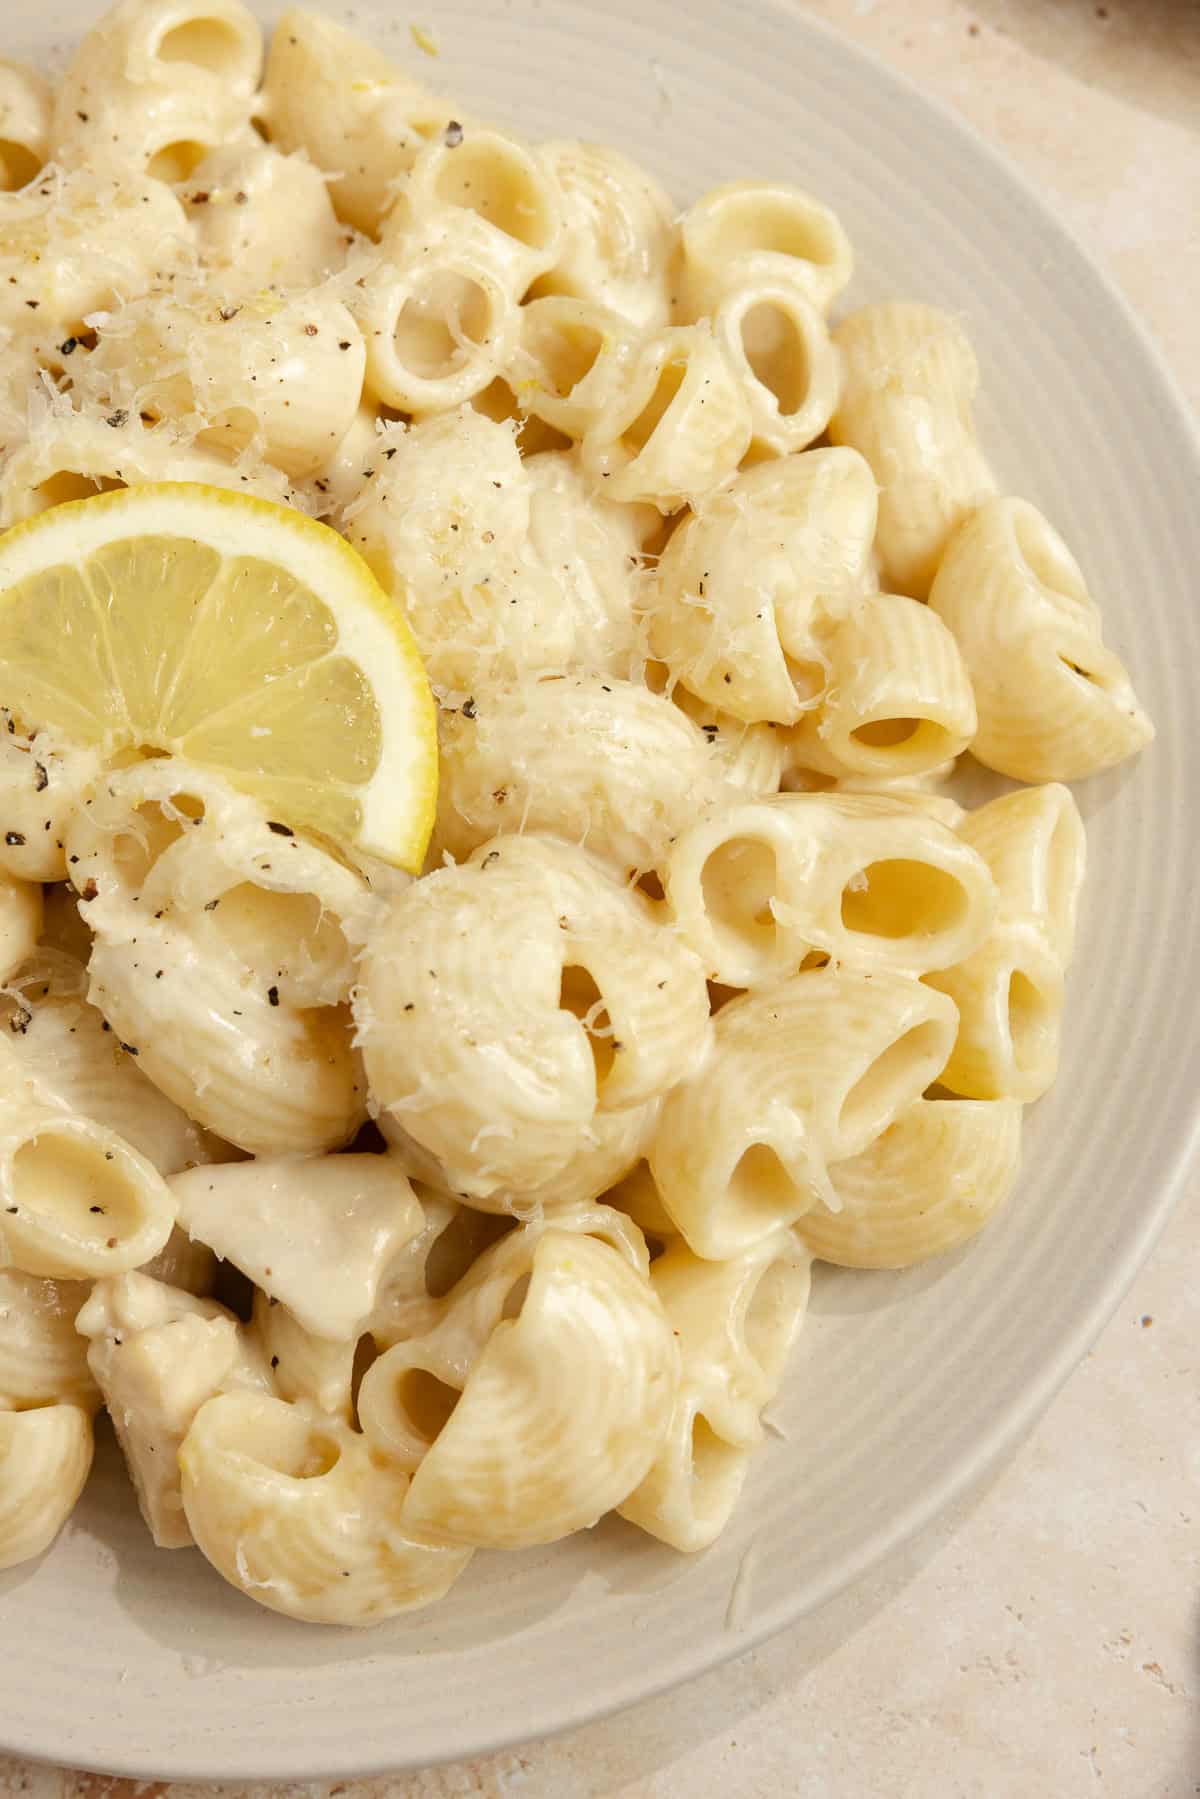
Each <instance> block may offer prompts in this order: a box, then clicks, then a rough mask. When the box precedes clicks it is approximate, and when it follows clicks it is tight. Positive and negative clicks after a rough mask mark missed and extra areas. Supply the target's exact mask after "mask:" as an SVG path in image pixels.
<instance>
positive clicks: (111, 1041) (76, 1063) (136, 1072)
mask: <svg viewBox="0 0 1200 1799" xmlns="http://www.w3.org/2000/svg"><path fill="white" fill-rule="evenodd" d="M12 992H13V1000H12V1006H11V1010H10V1013H9V1017H8V1029H9V1033H10V1040H9V1041H10V1048H11V1051H12V1059H13V1063H14V1066H16V1067H19V1068H20V1071H21V1074H22V1075H23V1076H24V1077H25V1078H26V1079H27V1080H28V1081H29V1082H30V1083H31V1085H32V1088H33V1091H34V1093H35V1094H36V1096H37V1098H38V1099H39V1100H42V1101H44V1102H45V1103H46V1104H48V1105H51V1106H54V1107H56V1108H59V1109H61V1110H62V1111H64V1112H67V1113H74V1114H76V1115H77V1116H81V1117H84V1118H89V1119H92V1120H93V1121H94V1122H95V1123H97V1124H100V1125H103V1126H105V1127H106V1128H107V1129H109V1130H110V1131H115V1132H116V1133H117V1134H118V1136H120V1137H122V1138H123V1139H124V1140H125V1142H126V1143H128V1144H129V1145H130V1146H131V1147H132V1148H133V1149H135V1150H136V1151H137V1152H138V1154H139V1155H142V1156H145V1158H146V1160H147V1161H148V1162H150V1163H152V1164H153V1166H154V1167H155V1168H156V1169H157V1170H158V1172H159V1174H163V1175H167V1174H175V1173H177V1172H178V1170H179V1169H181V1168H188V1167H191V1166H192V1165H193V1164H196V1163H207V1162H219V1161H223V1160H225V1159H226V1158H227V1157H228V1156H229V1155H230V1154H231V1153H232V1152H231V1151H230V1150H229V1149H228V1148H227V1147H226V1145H225V1144H223V1143H221V1142H220V1141H219V1139H217V1138H215V1137H213V1136H211V1135H210V1134H209V1132H207V1131H205V1130H202V1129H201V1128H200V1127H199V1126H198V1125H195V1124H193V1123H192V1120H191V1119H190V1118H189V1117H188V1115H187V1113H186V1112H185V1111H184V1110H183V1108H182V1107H181V1106H178V1105H176V1104H175V1103H174V1101H172V1100H170V1099H168V1098H167V1096H166V1094H165V1093H160V1092H159V1090H158V1088H157V1087H156V1086H155V1085H154V1084H153V1082H152V1081H150V1080H148V1079H147V1077H146V1076H145V1075H144V1074H143V1073H142V1070H141V1069H140V1068H139V1066H138V1060H137V1059H135V1058H134V1057H133V1056H131V1055H129V1053H128V1052H127V1051H126V1050H124V1049H123V1048H122V1047H121V1045H120V1043H118V1042H117V1041H116V1039H115V1038H114V1036H113V1034H112V1032H111V1030H110V1029H109V1028H108V1027H107V1026H106V1024H105V1022H104V1020H103V1018H102V1017H101V1016H100V1013H99V1012H98V1011H97V1010H96V1008H95V1007H94V1006H90V1005H88V1004H87V1001H86V993H87V972H86V970H85V969H84V968H83V966H82V965H81V964H80V963H78V962H76V961H74V960H73V958H71V957H68V956H65V955H63V954H61V952H54V951H47V950H41V951H39V952H38V953H37V954H36V955H35V956H34V958H33V960H32V961H31V962H30V963H29V964H28V965H27V966H26V967H25V968H24V969H23V970H22V971H21V974H20V975H19V976H18V978H17V980H16V982H15V983H14V985H13V988H12ZM162 1253H164V1254H165V1253H166V1251H165V1250H164V1251H163V1252H162Z"/></svg>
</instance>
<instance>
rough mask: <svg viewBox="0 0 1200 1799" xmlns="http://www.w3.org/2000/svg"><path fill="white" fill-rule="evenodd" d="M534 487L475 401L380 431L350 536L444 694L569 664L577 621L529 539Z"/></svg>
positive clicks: (502, 430)
mask: <svg viewBox="0 0 1200 1799" xmlns="http://www.w3.org/2000/svg"><path fill="white" fill-rule="evenodd" d="M533 491H534V489H533V483H532V481H531V478H530V476H529V474H528V472H527V471H526V468H525V467H524V465H523V464H522V462H521V458H520V456H519V454H518V453H517V446H516V443H515V442H514V439H513V434H512V431H511V429H510V428H509V427H508V426H506V425H500V424H496V423H495V422H494V421H493V420H491V419H488V418H484V417H483V416H482V414H480V413H477V412H475V411H473V410H472V409H470V408H465V409H464V410H463V411H461V412H458V413H454V414H452V415H450V416H448V417H446V418H436V419H426V420H424V421H423V422H422V423H420V424H418V425H414V426H412V427H411V428H410V429H409V430H407V431H387V432H385V433H384V434H383V436H382V437H381V438H380V441H379V450H378V460H377V464H376V473H375V475H374V477H373V479H372V480H371V481H370V482H369V483H368V485H367V487H366V489H365V490H364V492H363V494H362V497H361V499H360V500H359V501H358V502H356V504H355V505H354V506H353V507H352V508H351V509H350V510H349V511H348V512H347V515H346V518H347V535H348V536H349V538H350V541H351V543H353V544H354V545H355V547H356V548H357V549H358V550H360V551H361V552H362V554H363V555H365V556H366V558H367V560H368V561H369V562H370V563H371V565H372V567H373V568H375V570H376V572H377V573H378V574H379V576H380V578H381V580H382V581H383V582H384V584H385V586H387V587H388V588H389V589H390V591H391V592H392V593H393V594H394V596H395V597H396V599H397V600H398V601H399V602H400V603H401V604H402V605H403V607H404V609H405V613H406V615H407V618H408V622H409V624H410V626H411V627H412V632H413V636H414V637H415V638H416V641H417V647H418V649H419V650H420V652H421V657H422V660H423V661H424V663H425V668H426V672H427V673H428V675H429V679H430V681H431V682H432V684H433V686H434V688H435V689H436V690H438V692H439V693H440V694H443V695H444V694H447V693H452V694H459V695H461V696H462V697H463V698H464V699H465V698H466V697H467V696H468V695H470V694H472V693H474V692H475V691H476V690H477V689H478V688H480V687H481V686H483V685H486V683H487V682H488V681H490V680H505V679H512V678H513V677H514V676H516V675H519V674H521V673H522V672H523V671H525V670H529V671H540V670H542V669H561V668H565V667H567V666H568V664H569V663H570V662H571V661H572V659H573V655H574V651H575V646H576V638H577V627H576V623H575V620H574V619H573V617H572V616H571V612H570V609H569V608H568V607H567V606H564V604H563V590H562V588H561V586H560V585H559V582H558V581H557V580H556V579H555V578H554V577H553V576H552V575H551V574H550V573H548V572H547V570H546V569H545V568H544V566H543V564H542V561H541V558H540V557H539V556H538V555H537V554H536V553H535V551H534V550H533V548H532V547H531V545H530V542H529V532H530V516H531V510H532V504H533Z"/></svg>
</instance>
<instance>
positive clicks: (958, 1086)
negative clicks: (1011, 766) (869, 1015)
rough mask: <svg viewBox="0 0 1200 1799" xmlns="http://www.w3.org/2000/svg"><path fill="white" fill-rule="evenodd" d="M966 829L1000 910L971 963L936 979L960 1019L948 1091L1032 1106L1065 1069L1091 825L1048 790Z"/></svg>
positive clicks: (988, 811)
mask: <svg viewBox="0 0 1200 1799" xmlns="http://www.w3.org/2000/svg"><path fill="white" fill-rule="evenodd" d="M958 829H959V835H960V836H961V837H962V838H963V839H964V841H966V842H967V843H969V844H971V845H972V847H973V848H975V849H976V851H977V853H978V854H980V855H981V856H982V857H983V858H984V860H985V861H986V862H987V864H988V866H989V868H990V869H991V871H992V876H993V879H994V881H995V884H996V891H997V898H998V907H997V915H996V920H995V923H994V925H993V927H992V930H991V931H990V933H989V934H988V936H987V938H986V939H985V940H984V942H983V943H982V944H980V946H979V947H978V949H976V950H975V951H974V953H973V954H972V955H970V956H968V957H967V959H966V960H965V961H964V962H962V963H959V964H957V965H956V966H954V967H951V968H944V969H941V970H940V971H939V972H938V973H936V974H931V975H929V976H928V980H929V983H930V985H931V986H936V987H938V988H939V989H940V990H941V991H942V992H944V993H947V994H949V995H950V997H951V998H952V999H953V1000H954V1003H955V1005H956V1006H957V1007H958V1011H959V1028H958V1037H957V1040H956V1042H955V1046H954V1053H953V1055H952V1056H951V1057H950V1060H949V1063H948V1065H947V1067H946V1069H945V1070H944V1072H943V1074H942V1077H941V1079H942V1084H943V1085H944V1086H946V1087H949V1088H950V1090H951V1091H952V1092H954V1093H962V1094H965V1095H966V1096H968V1097H969V1098H972V1099H1001V1098H1013V1099H1020V1100H1026V1101H1029V1100H1034V1099H1037V1098H1038V1097H1039V1096H1040V1095H1041V1094H1043V1093H1044V1092H1045V1091H1046V1089H1047V1088H1048V1087H1049V1085H1050V1083H1051V1082H1052V1081H1053V1079H1054V1076H1055V1074H1056V1072H1057V1069H1058V1049H1059V1033H1060V1030H1061V1025H1062V1007H1063V973H1064V970H1065V969H1066V966H1067V964H1068V962H1069V961H1070V958H1071V951H1072V948H1073V946H1074V940H1075V918H1076V912H1077V908H1078V903H1079V892H1080V888H1081V887H1082V884H1083V873H1084V860H1085V855H1086V844H1085V839H1084V832H1083V822H1082V820H1081V819H1080V816H1079V811H1078V808H1077V807H1076V804H1075V801H1074V799H1073V798H1072V796H1071V793H1070V791H1069V789H1068V788H1066V787H1061V786H1047V787H1037V788H1028V789H1023V790H1019V791H1018V792H1016V793H1009V794H1003V795H1001V797H1000V798H999V799H996V800H992V801H991V802H990V803H989V804H988V805H986V806H982V807H980V808H979V810H978V811H975V812H969V813H968V814H967V816H966V817H965V818H964V819H963V821H962V823H961V824H960V826H959V827H958Z"/></svg>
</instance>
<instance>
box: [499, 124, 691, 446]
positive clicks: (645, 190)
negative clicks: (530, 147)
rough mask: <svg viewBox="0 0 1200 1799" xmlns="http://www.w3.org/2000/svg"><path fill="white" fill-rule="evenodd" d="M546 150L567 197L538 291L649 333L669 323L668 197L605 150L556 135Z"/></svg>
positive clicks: (671, 225)
mask: <svg viewBox="0 0 1200 1799" xmlns="http://www.w3.org/2000/svg"><path fill="white" fill-rule="evenodd" d="M540 150H541V158H542V161H543V163H544V164H545V166H546V167H547V168H548V169H549V170H550V173H551V175H552V176H553V177H554V179H555V181H556V182H557V183H558V187H559V190H560V191H561V193H562V196H563V201H564V212H565V220H564V228H563V236H562V242H561V244H560V246H559V250H558V255H557V258H556V260H555V263H554V266H553V267H552V268H551V269H550V270H549V271H548V272H547V273H546V274H545V275H543V276H542V277H541V279H540V280H539V281H538V282H537V283H535V287H534V292H535V293H536V294H545V295H547V296H551V295H562V296H563V297H564V298H566V299H573V300H582V301H586V302H588V303H589V304H591V305H593V306H600V307H605V308H607V309H609V310H611V311H612V312H614V313H617V314H619V316H620V317H621V318H623V319H626V320H628V321H629V322H630V323H631V324H633V325H636V326H638V327H639V328H641V329H643V330H656V329H658V328H659V327H660V326H662V325H665V324H667V323H668V322H669V320H670V316H671V304H670V297H669V292H668V286H667V280H668V269H669V265H670V260H671V254H672V251H673V249H674V247H675V207H674V205H673V204H672V202H671V199H670V196H669V195H667V194H665V193H664V192H663V190H662V188H661V187H659V185H658V183H657V182H656V181H654V180H653V179H652V178H651V177H650V176H649V175H647V173H646V171H645V170H644V169H640V168H639V167H638V166H637V164H636V163H634V162H631V161H630V160H629V158H628V157H627V156H622V155H621V153H620V152H619V151H618V150H612V149H609V148H608V147H607V146H606V145H603V144H588V143H583V142H581V141H580V140H579V139H578V138H553V139H551V140H550V141H549V142H547V143H544V144H542V145H541V146H540ZM551 422H553V421H551Z"/></svg>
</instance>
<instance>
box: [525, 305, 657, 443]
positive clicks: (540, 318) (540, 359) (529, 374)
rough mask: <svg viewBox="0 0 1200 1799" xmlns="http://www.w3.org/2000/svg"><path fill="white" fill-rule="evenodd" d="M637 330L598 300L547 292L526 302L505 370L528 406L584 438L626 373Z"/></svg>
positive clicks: (577, 437)
mask: <svg viewBox="0 0 1200 1799" xmlns="http://www.w3.org/2000/svg"><path fill="white" fill-rule="evenodd" d="M636 335H637V334H636V333H635V332H634V331H633V330H632V329H631V327H630V324H629V321H628V320H627V319H623V318H622V317H621V316H620V314H619V313H616V312H610V311H609V309H608V308H607V307H606V306H600V305H598V304H597V303H596V302H595V301H594V300H573V299H571V298H569V297H568V296H567V295H564V294H547V295H546V296H545V298H544V299H541V300H529V301H527V302H526V304H525V305H524V306H522V308H521V314H520V337H519V339H518V343H517V348H516V350H515V352H514V354H513V359H512V362H511V363H510V364H509V367H508V368H507V369H506V371H505V374H506V377H507V380H508V381H509V382H510V383H511V384H512V388H513V392H514V395H515V397H516V400H517V402H518V403H519V405H520V406H521V407H522V408H523V409H524V411H525V412H527V413H532V415H533V416H534V418H538V419H541V420H542V422H543V423H544V424H547V425H550V426H552V427H553V429H554V430H555V431H561V432H562V433H563V435H564V436H565V437H569V438H571V440H572V441H573V442H574V443H579V442H580V441H581V439H582V438H583V437H585V436H586V434H587V432H588V431H589V430H590V429H591V427H592V425H594V424H595V422H596V420H597V418H598V417H599V416H600V410H601V408H602V407H603V405H604V403H605V401H606V400H607V398H608V395H609V392H610V390H611V388H612V387H613V385H614V384H615V383H616V382H617V381H618V380H619V379H620V372H621V369H622V367H623V365H624V364H625V363H626V362H627V361H628V358H629V355H630V352H631V350H632V348H633V345H634V343H635V341H636Z"/></svg>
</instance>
